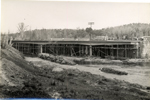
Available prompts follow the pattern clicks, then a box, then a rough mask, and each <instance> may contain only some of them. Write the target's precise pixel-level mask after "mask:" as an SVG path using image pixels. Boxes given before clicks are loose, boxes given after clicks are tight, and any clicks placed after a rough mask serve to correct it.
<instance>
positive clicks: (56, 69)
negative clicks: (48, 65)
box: [52, 67, 63, 72]
mask: <svg viewBox="0 0 150 100" xmlns="http://www.w3.org/2000/svg"><path fill="white" fill-rule="evenodd" d="M61 71H63V69H62V68H60V67H55V68H53V69H52V72H61Z"/></svg>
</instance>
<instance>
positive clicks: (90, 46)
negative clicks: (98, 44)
mask: <svg viewBox="0 0 150 100" xmlns="http://www.w3.org/2000/svg"><path fill="white" fill-rule="evenodd" d="M90 56H92V46H91V45H90Z"/></svg>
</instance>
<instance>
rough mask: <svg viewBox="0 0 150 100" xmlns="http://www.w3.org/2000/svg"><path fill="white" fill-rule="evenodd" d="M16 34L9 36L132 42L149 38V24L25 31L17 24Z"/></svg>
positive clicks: (15, 37) (22, 38)
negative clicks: (143, 37)
mask: <svg viewBox="0 0 150 100" xmlns="http://www.w3.org/2000/svg"><path fill="white" fill-rule="evenodd" d="M18 25H20V26H18V27H19V28H18V32H17V33H15V34H9V36H11V37H13V39H14V40H51V39H52V38H72V39H80V38H90V35H91V37H92V39H94V38H95V37H97V36H108V38H109V39H113V40H132V39H134V38H135V37H136V38H139V37H142V36H150V24H145V23H132V24H126V25H122V26H116V27H108V28H103V29H92V30H91V31H90V32H88V31H87V30H88V28H86V29H35V30H25V28H26V26H25V25H23V24H18Z"/></svg>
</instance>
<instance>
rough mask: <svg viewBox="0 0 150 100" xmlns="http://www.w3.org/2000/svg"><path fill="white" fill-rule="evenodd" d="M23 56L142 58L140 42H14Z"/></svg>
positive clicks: (14, 45)
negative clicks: (45, 54) (41, 54)
mask: <svg viewBox="0 0 150 100" xmlns="http://www.w3.org/2000/svg"><path fill="white" fill-rule="evenodd" d="M13 47H14V48H16V49H18V50H19V51H20V52H22V53H23V54H32V55H38V54H39V53H49V54H53V55H65V56H82V57H83V56H95V57H100V58H112V59H126V58H139V57H140V42H139V41H13Z"/></svg>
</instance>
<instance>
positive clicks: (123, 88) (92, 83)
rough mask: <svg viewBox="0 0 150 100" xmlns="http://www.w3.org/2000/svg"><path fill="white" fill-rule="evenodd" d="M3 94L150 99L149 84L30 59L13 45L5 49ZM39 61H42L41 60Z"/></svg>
mask: <svg viewBox="0 0 150 100" xmlns="http://www.w3.org/2000/svg"><path fill="white" fill-rule="evenodd" d="M1 61H2V65H1V73H0V74H1V77H0V78H1V80H3V81H2V82H0V97H1V98H12V97H13V98H27V97H28V98H72V99H100V100H150V99H149V98H150V93H149V88H148V87H145V86H142V85H138V84H131V83H129V82H125V81H120V80H117V79H108V78H105V77H104V76H101V75H94V74H91V73H90V72H83V71H80V70H78V69H77V68H75V67H74V66H73V67H74V69H69V68H68V69H67V68H63V67H65V65H63V67H60V66H61V65H60V64H59V65H56V64H54V62H53V63H51V62H50V64H49V65H43V64H42V65H41V63H40V62H36V63H33V62H27V61H25V60H24V58H23V56H20V54H19V52H18V51H16V50H14V49H7V50H3V49H2V57H1ZM38 63H39V64H38Z"/></svg>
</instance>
